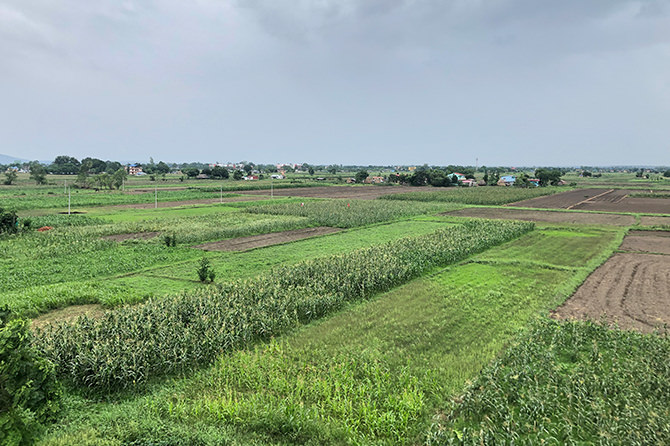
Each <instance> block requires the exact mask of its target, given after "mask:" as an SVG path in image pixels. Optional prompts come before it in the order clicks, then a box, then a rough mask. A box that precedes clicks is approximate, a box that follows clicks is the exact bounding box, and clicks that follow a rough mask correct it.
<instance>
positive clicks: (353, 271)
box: [37, 220, 534, 392]
mask: <svg viewBox="0 0 670 446" xmlns="http://www.w3.org/2000/svg"><path fill="white" fill-rule="evenodd" d="M533 227H534V226H533V224H532V223H523V222H499V221H495V222H494V221H487V220H478V221H472V222H468V223H466V224H464V225H462V226H458V227H451V228H446V229H442V230H438V231H436V232H434V233H431V234H427V235H422V236H417V237H407V238H405V239H401V240H398V241H394V242H389V243H386V244H383V245H380V246H374V247H371V248H365V249H360V250H357V251H354V252H351V253H348V254H344V255H337V256H331V257H326V258H322V259H316V260H308V261H305V262H302V263H299V264H296V265H293V266H286V267H278V268H275V269H273V270H271V271H270V272H269V273H267V274H263V275H261V276H259V277H257V278H254V279H249V280H239V281H235V282H233V283H230V284H226V285H222V286H219V287H218V288H212V289H207V290H200V291H197V292H192V293H188V294H182V295H179V296H174V297H170V298H165V299H161V300H150V301H148V302H147V303H145V304H143V305H138V306H135V307H129V308H124V309H119V310H115V311H111V312H109V313H107V314H106V315H105V316H104V317H103V318H102V319H99V320H93V319H90V318H86V317H83V318H81V319H79V320H78V321H77V322H76V323H74V324H70V325H67V324H61V325H59V326H57V327H52V328H49V329H47V330H46V331H45V332H42V333H41V334H40V336H39V337H38V342H37V345H38V347H39V349H40V350H41V351H42V352H43V354H44V355H46V356H47V357H48V358H50V359H51V360H52V361H54V363H56V364H57V367H58V371H59V373H60V374H61V376H64V377H67V378H69V379H71V380H72V381H73V382H74V383H76V384H78V385H80V386H85V387H89V388H92V389H96V390H100V391H104V392H109V391H114V390H117V389H122V388H128V387H133V386H135V385H137V384H139V383H142V382H145V381H146V380H147V379H148V378H150V377H152V376H156V375H161V374H165V373H178V372H184V371H187V370H189V369H191V368H192V367H194V366H196V365H200V364H206V363H208V362H210V361H212V360H213V359H214V358H215V357H216V356H217V355H219V354H220V353H222V352H224V351H228V350H231V349H235V348H240V347H241V346H244V345H246V344H248V343H250V342H253V341H256V340H259V339H268V338H269V337H271V336H274V335H277V334H279V333H281V332H283V331H285V330H287V329H288V328H291V327H295V326H296V325H298V324H301V323H306V322H309V321H311V320H314V319H317V318H319V317H322V316H323V315H325V314H328V313H330V312H332V311H334V310H336V309H338V308H341V307H342V305H343V304H344V303H346V302H351V301H357V300H361V299H366V298H369V297H371V296H372V295H374V294H376V293H379V292H381V291H385V290H388V289H390V288H392V287H394V286H397V285H399V284H402V283H405V282H407V281H408V280H410V279H412V278H414V277H417V276H419V275H421V274H422V273H423V272H425V271H427V270H428V269H430V268H433V267H436V266H441V265H447V264H450V263H454V262H457V261H459V260H462V259H464V258H465V257H467V256H468V255H471V254H473V253H476V252H480V251H482V250H484V249H487V248H489V247H491V246H494V245H497V244H500V243H503V242H505V241H508V240H511V239H513V238H516V237H518V236H520V235H521V234H524V233H526V232H528V231H530V230H532V229H533ZM214 290H215V291H214Z"/></svg>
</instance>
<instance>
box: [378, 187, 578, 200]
mask: <svg viewBox="0 0 670 446" xmlns="http://www.w3.org/2000/svg"><path fill="white" fill-rule="evenodd" d="M566 190H568V189H566V188H556V187H534V188H520V187H502V186H500V187H492V186H487V187H449V188H435V189H432V190H420V191H415V192H407V193H403V194H390V195H383V196H381V197H379V199H380V200H392V201H394V200H400V201H405V200H409V201H425V202H444V203H463V204H478V205H501V204H507V203H514V202H516V201H522V200H528V199H530V198H536V197H541V196H543V195H551V194H555V193H558V192H565V191H566Z"/></svg>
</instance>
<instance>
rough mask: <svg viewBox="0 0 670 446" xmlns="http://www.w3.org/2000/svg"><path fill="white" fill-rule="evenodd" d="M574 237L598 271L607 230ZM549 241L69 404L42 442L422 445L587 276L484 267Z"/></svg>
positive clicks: (530, 240) (530, 238) (527, 240)
mask: <svg viewBox="0 0 670 446" xmlns="http://www.w3.org/2000/svg"><path fill="white" fill-rule="evenodd" d="M546 232H548V233H550V235H548V237H550V236H551V233H552V232H555V233H556V234H554V236H555V238H556V239H561V238H565V237H566V234H561V233H560V231H546ZM616 234H618V233H616ZM576 236H577V237H580V236H583V237H582V238H589V237H594V238H600V239H601V241H600V242H599V243H595V242H592V245H591V246H592V248H593V249H595V250H599V252H598V255H596V257H593V256H591V255H590V254H591V253H590V250H586V249H584V250H580V251H578V252H579V253H581V254H582V255H584V256H585V257H583V258H581V259H577V258H576V257H575V259H576V260H579V261H578V265H586V266H589V267H595V266H594V265H595V262H596V260H598V258H600V257H604V256H607V255H609V254H610V253H611V252H612V250H613V249H614V248H613V242H612V239H613V236H612V233H611V232H606V231H603V232H601V233H600V234H597V233H595V232H589V231H586V232H585V233H584V234H579V233H576ZM617 236H618V235H617ZM615 238H616V236H615ZM546 243H547V242H546V240H545V239H544V238H543V237H537V236H536V235H535V233H530V234H527V235H526V236H524V237H522V238H520V239H518V240H515V241H512V242H509V243H507V244H504V245H501V246H499V247H496V248H492V249H490V250H488V251H486V252H484V253H482V254H480V255H479V256H476V257H474V258H473V259H471V261H469V262H468V263H466V264H462V265H456V266H451V267H449V268H447V269H446V270H441V271H439V270H438V271H434V273H433V274H432V276H430V277H423V278H419V279H416V280H413V281H411V282H409V283H407V284H406V285H404V286H402V287H399V288H396V289H394V290H392V291H390V292H388V293H386V294H383V295H381V296H379V297H378V298H376V299H375V300H373V301H370V302H363V303H360V304H356V305H353V306H351V307H349V308H348V309H346V310H345V311H342V312H340V313H338V314H335V315H333V316H332V317H330V318H327V319H325V320H322V321H318V322H315V323H313V324H311V325H309V326H307V327H304V328H302V329H300V330H298V331H296V332H295V333H293V334H291V335H289V336H286V337H283V338H279V339H278V340H275V341H270V342H269V343H266V344H261V345H257V346H256V347H252V348H248V349H245V350H242V351H238V352H233V353H230V354H226V355H223V356H221V357H220V358H219V360H218V361H217V362H216V363H215V364H214V365H213V366H212V367H210V368H208V369H207V370H205V371H202V372H200V373H197V374H195V375H193V376H190V377H185V378H184V379H183V380H177V381H173V382H168V383H165V384H163V385H156V386H155V387H153V390H152V391H151V392H150V393H149V394H148V395H145V396H137V397H135V398H130V399H128V400H126V401H119V402H118V403H115V404H108V403H103V402H99V403H96V402H95V401H92V400H87V399H85V398H83V397H80V396H78V397H75V396H71V397H70V400H69V401H70V409H69V411H66V412H65V413H64V417H65V418H64V419H63V420H62V422H61V423H60V427H59V428H57V429H53V430H52V432H51V434H50V436H48V437H47V438H46V439H45V442H44V444H48V445H55V444H63V443H62V442H63V441H65V440H64V439H67V441H72V442H76V441H78V440H79V439H81V438H92V439H95V440H96V441H109V442H110V444H114V442H119V443H128V442H132V441H133V440H136V439H142V441H144V442H145V443H151V442H154V443H157V442H160V441H170V442H171V443H172V444H225V443H226V442H230V444H319V445H320V444H345V443H348V444H390V445H391V444H392V445H396V444H416V443H421V442H423V441H424V439H425V433H426V432H427V431H428V430H429V428H430V425H431V423H432V421H433V417H434V416H435V415H436V414H439V413H441V411H442V409H443V408H445V407H447V406H448V404H449V402H450V400H451V398H452V396H453V395H455V394H458V393H460V391H461V389H462V388H463V385H464V384H465V383H466V382H467V381H468V380H471V379H474V378H475V377H476V376H477V374H478V373H479V371H480V370H481V369H482V367H484V366H486V364H488V363H489V362H490V361H491V360H493V359H494V358H495V357H496V356H497V355H498V354H499V353H500V351H501V350H503V349H504V347H505V346H506V345H507V344H508V343H509V342H510V341H511V340H512V339H514V337H515V336H516V334H517V333H518V331H519V330H521V329H522V328H523V327H525V326H526V325H527V323H528V322H529V321H530V320H533V319H534V318H536V317H537V315H538V314H541V313H543V312H545V311H547V310H549V309H550V308H552V307H553V305H554V304H555V301H556V299H557V296H558V297H560V295H561V293H562V292H563V290H564V287H565V283H566V282H571V281H572V280H574V278H575V277H576V276H578V275H580V274H581V273H582V271H581V270H579V271H572V270H570V269H568V268H556V267H552V265H551V264H547V265H546V266H542V265H540V264H539V261H538V263H535V264H532V265H529V264H523V265H522V264H512V263H509V264H505V263H501V264H492V263H486V262H480V261H482V260H483V259H484V258H487V259H494V258H505V257H506V256H507V255H508V254H509V252H510V249H516V248H515V247H518V246H520V245H523V246H525V249H526V250H527V251H529V252H534V253H535V255H534V257H538V255H537V253H538V252H540V251H544V250H545V249H546V247H547V244H546ZM589 259H590V260H589ZM168 439H169V440H168ZM59 442H61V443H59Z"/></svg>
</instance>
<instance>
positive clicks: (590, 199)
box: [507, 188, 670, 214]
mask: <svg viewBox="0 0 670 446" xmlns="http://www.w3.org/2000/svg"><path fill="white" fill-rule="evenodd" d="M639 192H640V191H639V190H632V189H598V188H593V189H575V190H572V191H569V192H562V193H560V194H555V195H548V196H544V197H537V198H532V199H530V200H524V201H519V202H516V203H511V204H508V205H507V206H513V207H532V208H541V209H575V210H584V211H600V212H634V213H646V214H670V199H667V198H631V197H630V196H629V195H630V194H632V193H639Z"/></svg>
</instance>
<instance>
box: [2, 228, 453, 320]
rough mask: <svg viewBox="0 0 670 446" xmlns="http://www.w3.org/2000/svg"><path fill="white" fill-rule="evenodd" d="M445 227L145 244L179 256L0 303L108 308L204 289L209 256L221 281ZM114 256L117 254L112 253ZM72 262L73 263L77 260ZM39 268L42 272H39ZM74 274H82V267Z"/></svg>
mask: <svg viewBox="0 0 670 446" xmlns="http://www.w3.org/2000/svg"><path fill="white" fill-rule="evenodd" d="M446 226H449V223H440V222H433V223H430V222H415V221H401V222H396V223H390V224H379V225H375V226H371V227H367V228H362V229H350V230H346V231H343V232H341V233H338V234H332V235H328V236H321V237H315V238H312V239H307V240H300V241H296V242H292V243H290V244H285V245H277V246H271V247H267V248H261V249H256V250H252V251H247V252H239V253H238V252H224V253H214V252H209V253H205V252H201V251H199V250H193V249H190V248H176V251H175V248H171V249H170V250H165V249H163V248H162V247H160V248H159V247H158V246H156V245H145V244H139V245H137V246H139V248H142V249H146V248H143V247H144V246H149V247H151V246H154V248H152V249H159V250H160V252H163V251H169V252H172V253H173V254H174V255H171V256H170V257H169V266H166V265H163V266H156V265H155V264H154V265H150V266H146V267H144V268H142V267H141V266H142V265H141V264H137V265H135V267H134V268H132V269H131V270H130V271H128V272H124V273H122V274H118V275H103V276H99V277H96V278H95V279H91V280H81V279H80V280H75V281H72V280H65V281H63V282H60V283H55V284H44V285H36V286H32V287H30V286H28V287H25V286H24V287H20V288H21V289H16V290H13V291H11V290H8V291H6V292H4V293H2V294H0V303H2V304H8V305H10V307H12V308H13V309H14V311H17V312H18V313H20V314H23V315H25V316H29V317H31V316H36V315H38V314H40V313H43V312H45V311H48V310H51V309H55V308H60V307H64V306H67V305H77V304H86V303H100V304H102V305H104V306H106V307H114V306H118V305H122V304H128V303H135V302H139V301H142V300H146V299H147V298H149V297H158V296H161V295H164V294H171V293H178V292H180V291H183V290H188V289H195V288H201V287H203V285H201V284H200V283H194V282H193V280H195V279H196V278H197V277H196V274H195V270H196V267H197V264H198V262H199V259H200V258H202V256H207V257H208V258H210V260H211V261H212V265H213V267H214V269H215V270H216V273H217V277H218V278H219V280H220V281H226V280H234V279H239V278H245V277H253V276H255V275H257V274H259V273H260V272H263V271H266V270H268V269H269V268H271V267H272V266H275V265H281V264H291V263H296V262H298V261H301V260H304V259H307V258H316V257H322V256H327V255H332V254H337V253H344V252H348V251H350V250H352V249H358V248H363V247H367V246H372V245H375V244H381V243H385V242H388V241H392V240H397V239H399V238H402V237H405V236H407V235H408V234H416V235H420V234H427V233H430V232H433V231H435V230H437V229H439V228H444V227H446ZM108 243H109V242H108ZM112 246H114V247H116V249H118V250H121V252H126V251H128V250H129V249H131V247H132V246H131V247H124V246H123V245H116V244H112ZM133 246H134V245H133ZM133 249H134V248H133ZM112 252H117V251H116V250H115V251H112ZM109 255H110V256H112V254H109ZM95 258H96V259H97V258H98V256H97V255H96V256H95ZM183 259H186V260H183ZM68 260H69V261H70V262H71V261H72V258H71V257H70V258H69V259H68ZM102 261H103V262H104V264H105V265H106V264H107V263H108V261H107V259H106V258H105V257H102ZM166 263H168V262H166ZM49 264H50V266H51V267H53V262H51V261H49ZM87 265H88V266H87V267H88V268H89V269H90V268H92V267H93V266H94V264H93V265H92V264H91V263H88V264H87ZM36 272H37V273H39V270H37V271H36ZM63 272H65V271H63ZM74 272H75V273H76V274H78V271H77V269H75V270H74ZM25 273H26V274H27V272H25ZM77 277H79V276H77Z"/></svg>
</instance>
